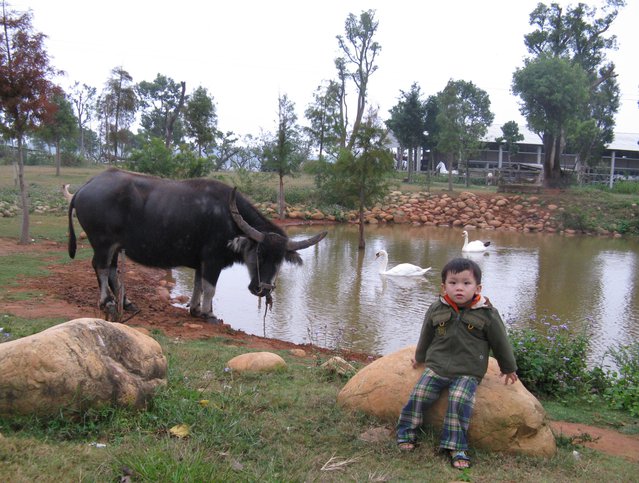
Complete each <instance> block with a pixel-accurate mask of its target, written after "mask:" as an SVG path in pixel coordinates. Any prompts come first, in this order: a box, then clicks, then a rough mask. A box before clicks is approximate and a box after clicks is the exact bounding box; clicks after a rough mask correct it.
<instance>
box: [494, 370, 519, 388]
mask: <svg viewBox="0 0 639 483" xmlns="http://www.w3.org/2000/svg"><path fill="white" fill-rule="evenodd" d="M501 376H506V380H505V381H504V384H506V385H508V381H510V383H511V384H515V383H516V382H517V379H519V378H518V377H517V373H516V372H509V373H508V374H504V373H501V374H500V375H499V377H501Z"/></svg>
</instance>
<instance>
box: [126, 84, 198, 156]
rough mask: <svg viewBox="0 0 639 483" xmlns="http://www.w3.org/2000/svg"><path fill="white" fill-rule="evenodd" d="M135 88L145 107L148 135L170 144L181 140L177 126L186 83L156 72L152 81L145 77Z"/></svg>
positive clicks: (144, 113)
mask: <svg viewBox="0 0 639 483" xmlns="http://www.w3.org/2000/svg"><path fill="white" fill-rule="evenodd" d="M136 90H137V94H138V97H139V103H140V107H142V109H143V111H142V115H141V118H140V124H142V127H143V128H144V129H145V130H146V131H147V132H148V133H149V135H151V136H154V137H159V138H161V139H164V144H165V146H166V147H167V148H168V147H170V146H171V144H173V143H177V144H179V142H180V141H181V138H182V137H181V135H182V133H181V132H178V129H176V128H177V127H178V124H177V123H178V119H179V117H180V114H181V113H182V108H183V107H184V102H185V100H186V83H184V82H179V83H178V82H175V81H174V80H173V79H171V78H170V77H166V76H165V75H162V74H157V76H156V77H155V79H154V80H153V82H148V81H142V82H140V83H139V84H138V85H137V86H136ZM176 133H177V137H175V134H176Z"/></svg>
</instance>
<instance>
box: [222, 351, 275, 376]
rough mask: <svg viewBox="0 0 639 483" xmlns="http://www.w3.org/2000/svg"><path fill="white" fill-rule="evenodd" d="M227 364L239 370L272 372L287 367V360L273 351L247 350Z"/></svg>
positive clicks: (232, 368)
mask: <svg viewBox="0 0 639 483" xmlns="http://www.w3.org/2000/svg"><path fill="white" fill-rule="evenodd" d="M227 366H228V367H229V368H230V369H231V370H233V371H237V372H272V371H276V370H278V369H284V368H286V361H285V360H284V359H282V358H281V357H280V356H278V355H277V354H274V353H272V352H247V353H246V354H241V355H239V356H235V357H234V358H233V359H231V360H230V361H228V362H227Z"/></svg>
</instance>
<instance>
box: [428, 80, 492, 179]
mask: <svg viewBox="0 0 639 483" xmlns="http://www.w3.org/2000/svg"><path fill="white" fill-rule="evenodd" d="M437 104H438V108H439V109H438V110H439V112H438V114H437V120H436V122H437V150H438V151H440V152H442V153H446V154H447V158H448V189H449V190H452V189H453V182H452V171H453V160H454V159H457V160H458V162H459V164H460V166H459V167H460V168H461V164H462V163H463V162H465V164H466V168H467V169H466V183H468V157H469V156H471V155H472V154H473V153H475V152H477V151H478V150H479V148H480V147H481V144H482V138H483V137H484V136H485V135H486V132H487V130H488V126H490V124H491V123H492V122H493V119H494V118H495V115H494V114H493V113H492V111H491V110H490V98H489V97H488V93H487V92H486V91H484V90H483V89H480V88H479V87H477V86H475V84H473V83H472V82H468V81H463V80H458V81H455V80H450V81H448V84H447V85H446V87H445V88H444V90H443V91H442V92H440V93H439V94H438V95H437Z"/></svg>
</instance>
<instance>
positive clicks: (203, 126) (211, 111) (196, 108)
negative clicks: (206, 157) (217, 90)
mask: <svg viewBox="0 0 639 483" xmlns="http://www.w3.org/2000/svg"><path fill="white" fill-rule="evenodd" d="M184 124H185V126H186V134H187V136H189V137H190V138H191V139H193V142H194V144H195V147H196V148H197V151H198V156H200V157H202V152H203V150H204V148H205V146H207V145H209V144H211V143H213V141H214V140H215V137H216V134H217V111H216V108H215V102H214V101H213V97H212V96H210V95H209V92H208V90H207V89H206V87H202V86H199V87H198V88H197V89H195V90H194V91H193V93H192V94H191V95H190V96H189V99H188V101H187V102H186V108H185V109H184Z"/></svg>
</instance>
